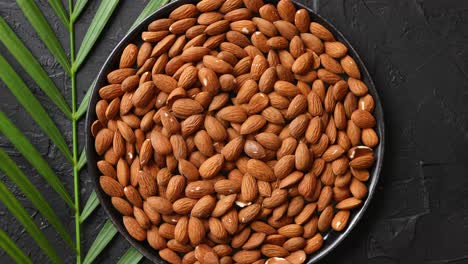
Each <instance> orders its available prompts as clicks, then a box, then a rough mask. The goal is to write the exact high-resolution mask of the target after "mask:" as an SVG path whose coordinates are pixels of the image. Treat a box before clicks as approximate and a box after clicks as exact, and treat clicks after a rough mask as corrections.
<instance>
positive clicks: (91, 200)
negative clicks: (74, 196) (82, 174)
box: [80, 191, 99, 223]
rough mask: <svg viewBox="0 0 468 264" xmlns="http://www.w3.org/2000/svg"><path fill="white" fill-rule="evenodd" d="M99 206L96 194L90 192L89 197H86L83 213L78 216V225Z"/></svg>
mask: <svg viewBox="0 0 468 264" xmlns="http://www.w3.org/2000/svg"><path fill="white" fill-rule="evenodd" d="M98 205H99V200H98V198H97V194H96V192H94V191H93V192H92V193H91V195H90V196H89V197H88V200H87V201H86V204H85V206H84V208H83V211H82V212H81V215H80V223H83V222H84V221H85V220H86V218H88V217H89V216H90V215H91V213H92V212H94V210H95V209H96V207H98Z"/></svg>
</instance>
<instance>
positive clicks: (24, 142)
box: [0, 111, 74, 208]
mask: <svg viewBox="0 0 468 264" xmlns="http://www.w3.org/2000/svg"><path fill="white" fill-rule="evenodd" d="M0 132H1V133H2V134H4V135H5V136H6V137H7V138H8V139H9V140H10V141H11V143H13V145H14V146H15V147H16V148H17V149H18V150H19V151H20V152H21V154H23V156H24V157H25V158H26V159H27V160H28V161H29V163H31V164H32V165H33V167H34V168H35V169H36V170H37V172H38V173H39V174H40V175H42V177H44V179H45V180H46V181H47V182H48V183H49V184H50V186H52V188H53V189H54V190H55V191H56V192H57V193H58V194H59V195H60V196H61V197H62V199H63V200H64V201H65V202H66V203H67V204H68V206H70V208H74V205H73V201H72V198H71V196H70V194H68V192H67V190H66V189H65V186H63V184H62V182H61V181H60V179H59V178H58V176H57V175H56V174H55V172H54V171H53V170H52V168H50V166H49V164H48V163H47V161H45V160H44V158H42V156H41V154H40V153H39V152H38V151H37V150H36V148H34V146H33V145H32V144H31V142H30V141H29V140H28V139H27V138H26V137H25V136H24V135H23V133H21V131H20V130H19V129H18V128H17V127H16V126H15V125H14V124H13V122H11V121H10V119H9V118H8V117H7V116H6V115H5V113H3V112H1V111H0Z"/></svg>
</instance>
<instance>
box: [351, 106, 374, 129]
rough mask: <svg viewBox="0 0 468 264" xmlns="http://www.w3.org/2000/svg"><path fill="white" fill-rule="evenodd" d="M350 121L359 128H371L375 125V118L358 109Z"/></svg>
mask: <svg viewBox="0 0 468 264" xmlns="http://www.w3.org/2000/svg"><path fill="white" fill-rule="evenodd" d="M351 120H352V121H353V122H354V124H356V126H358V127H359V128H371V127H374V126H375V124H376V121H375V117H374V116H373V115H372V114H371V113H369V112H367V111H365V110H360V109H358V110H356V111H354V112H353V114H352V115H351Z"/></svg>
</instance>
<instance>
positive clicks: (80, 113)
mask: <svg viewBox="0 0 468 264" xmlns="http://www.w3.org/2000/svg"><path fill="white" fill-rule="evenodd" d="M95 84H96V80H94V81H93V83H92V84H91V87H89V88H88V91H87V92H86V94H85V96H84V97H83V99H82V100H81V103H80V106H79V107H78V110H77V111H76V113H75V116H74V118H75V120H78V119H80V118H81V117H82V116H83V114H84V113H86V110H88V104H89V100H90V99H91V92H92V91H93V87H94V85H95Z"/></svg>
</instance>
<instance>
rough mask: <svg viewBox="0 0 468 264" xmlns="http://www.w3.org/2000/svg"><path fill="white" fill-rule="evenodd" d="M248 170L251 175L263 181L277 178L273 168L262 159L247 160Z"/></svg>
mask: <svg viewBox="0 0 468 264" xmlns="http://www.w3.org/2000/svg"><path fill="white" fill-rule="evenodd" d="M247 171H248V172H249V174H250V175H252V176H253V177H255V178H256V179H258V180H261V181H272V180H274V179H275V175H274V173H273V170H272V169H271V168H270V167H269V166H268V165H267V164H266V163H264V162H262V161H260V160H256V159H250V160H249V161H248V162H247Z"/></svg>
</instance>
